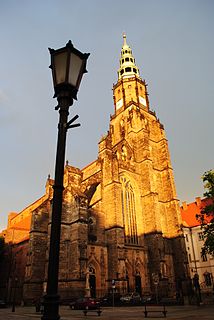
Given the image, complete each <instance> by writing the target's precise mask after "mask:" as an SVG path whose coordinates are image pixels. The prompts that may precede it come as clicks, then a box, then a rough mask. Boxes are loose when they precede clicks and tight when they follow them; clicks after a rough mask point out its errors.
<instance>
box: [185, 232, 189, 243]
mask: <svg viewBox="0 0 214 320" xmlns="http://www.w3.org/2000/svg"><path fill="white" fill-rule="evenodd" d="M185 238H186V242H189V238H188V234H186V236H185Z"/></svg>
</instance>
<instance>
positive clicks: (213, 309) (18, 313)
mask: <svg viewBox="0 0 214 320" xmlns="http://www.w3.org/2000/svg"><path fill="white" fill-rule="evenodd" d="M102 310H103V311H102V314H101V316H100V317H98V316H97V314H96V313H94V312H93V313H89V314H88V315H87V316H84V315H83V312H82V311H81V310H71V309H70V308H69V307H68V306H62V307H60V317H61V318H60V319H61V320H71V319H85V320H88V319H89V318H90V319H94V318H98V319H100V320H121V319H126V320H136V319H139V320H142V319H144V313H143V311H144V307H143V306H142V307H141V306H138V307H115V308H113V307H109V308H103V309H102ZM166 310H167V317H166V319H168V320H189V319H191V320H199V319H203V320H211V319H212V320H213V319H214V305H204V306H200V307H197V306H167V307H166ZM151 315H152V314H151ZM157 318H162V314H161V313H160V315H159V313H157V314H155V316H154V314H153V315H152V316H151V317H150V315H148V319H157ZM0 319H1V320H30V319H35V320H36V319H41V314H40V313H37V312H35V308H34V307H16V309H15V312H12V309H11V308H6V309H0ZM98 319H97V320H98Z"/></svg>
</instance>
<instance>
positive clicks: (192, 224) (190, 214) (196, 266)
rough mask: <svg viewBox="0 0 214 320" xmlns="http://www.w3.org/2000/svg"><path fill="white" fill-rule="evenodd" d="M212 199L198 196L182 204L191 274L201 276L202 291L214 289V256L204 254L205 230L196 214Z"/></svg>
mask: <svg viewBox="0 0 214 320" xmlns="http://www.w3.org/2000/svg"><path fill="white" fill-rule="evenodd" d="M209 204H210V199H206V198H204V199H201V198H200V197H197V198H196V199H195V201H194V202H192V203H188V204H187V203H186V202H183V203H182V206H181V216H182V220H183V222H182V223H183V232H184V237H185V244H186V250H187V255H188V262H189V268H190V276H191V278H193V277H194V275H195V274H198V276H199V284H200V287H201V290H202V291H212V290H213V284H214V282H213V280H214V256H213V255H209V254H202V247H203V245H204V237H203V230H202V228H201V225H200V222H199V221H198V220H197V217H196V215H198V214H200V212H201V210H203V209H204V208H205V207H206V206H207V205H209Z"/></svg>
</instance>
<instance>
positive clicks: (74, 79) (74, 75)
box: [68, 52, 83, 89]
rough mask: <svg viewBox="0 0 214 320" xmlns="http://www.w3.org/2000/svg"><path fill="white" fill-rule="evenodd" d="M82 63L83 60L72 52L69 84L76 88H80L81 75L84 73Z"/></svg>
mask: <svg viewBox="0 0 214 320" xmlns="http://www.w3.org/2000/svg"><path fill="white" fill-rule="evenodd" d="M82 63H83V60H82V59H81V58H80V57H78V56H77V55H75V54H74V53H72V52H71V54H70V67H69V76H68V82H69V83H70V84H71V85H72V86H74V87H77V86H78V79H79V74H80V72H81V71H82V70H81V68H82ZM77 89H78V88H77Z"/></svg>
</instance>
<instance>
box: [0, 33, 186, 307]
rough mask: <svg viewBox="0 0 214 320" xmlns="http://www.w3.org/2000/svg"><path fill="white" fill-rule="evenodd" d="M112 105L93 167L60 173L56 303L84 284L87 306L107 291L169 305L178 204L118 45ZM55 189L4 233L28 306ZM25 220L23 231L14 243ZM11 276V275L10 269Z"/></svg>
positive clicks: (177, 254)
mask: <svg viewBox="0 0 214 320" xmlns="http://www.w3.org/2000/svg"><path fill="white" fill-rule="evenodd" d="M113 102H114V111H113V114H112V116H111V118H110V124H109V130H108V132H107V133H106V135H105V136H103V137H102V139H101V140H100V142H99V151H98V157H97V159H96V160H95V161H94V162H92V163H90V164H89V165H88V166H86V167H85V168H83V169H82V170H80V169H78V168H75V167H72V166H70V165H69V164H68V163H67V164H66V166H65V173H64V187H65V189H64V194H63V212H62V224H61V244H60V271H59V293H60V295H61V298H62V299H68V298H73V297H77V296H82V295H84V294H85V293H86V291H87V290H88V287H87V283H89V287H90V294H91V296H96V297H100V296H103V295H105V294H107V293H108V292H110V291H111V290H112V283H114V284H115V290H116V292H119V293H126V292H130V291H137V292H139V293H140V294H141V295H145V294H149V293H151V292H155V290H156V288H157V287H158V293H159V294H160V295H162V296H171V297H172V296H175V294H176V291H177V290H180V288H181V283H182V281H185V279H186V278H187V276H188V265H187V263H188V262H187V255H186V249H185V243H184V237H183V233H182V229H181V223H182V219H181V213H180V207H179V201H178V199H177V196H176V191H175V183H174V176H173V169H172V166H171V162H170V155H169V149H168V143H167V139H166V136H165V131H164V127H163V125H162V123H161V122H160V121H159V119H158V118H157V116H156V114H155V112H153V111H151V109H150V104H149V98H148V93H147V84H146V82H145V80H143V79H142V78H141V76H140V73H139V69H138V67H137V65H136V63H135V58H134V56H133V54H132V50H131V48H130V46H129V45H128V44H127V42H126V36H125V35H124V36H123V46H122V50H121V57H120V67H119V70H118V81H117V82H116V84H114V85H113ZM53 183H54V182H53V180H51V179H50V178H48V180H47V185H46V193H45V195H44V196H43V197H42V198H41V199H39V200H37V201H36V202H35V203H34V204H32V205H30V206H29V207H28V208H26V209H25V210H23V212H21V213H19V214H16V215H14V216H13V217H11V219H10V220H9V225H8V228H7V230H5V231H4V233H5V239H7V242H11V243H12V244H13V246H14V245H15V246H19V247H20V248H22V246H23V245H24V241H25V247H26V251H25V252H26V256H25V267H24V271H25V273H24V278H23V279H22V280H21V281H20V288H21V289H20V290H21V291H22V297H23V300H24V302H26V303H27V302H30V301H32V300H34V299H35V298H38V297H40V296H41V295H43V294H44V293H45V290H46V280H47V278H46V277H47V264H48V247H49V237H50V225H51V206H52V194H53V191H52V186H53ZM24 219H25V221H26V224H25V223H24V224H25V226H26V230H23V233H21V231H20V234H19V233H17V234H16V231H15V228H16V226H17V227H18V226H19V224H20V223H21V221H22V222H24ZM27 221H30V223H29V224H28V222H27ZM22 235H23V239H21V238H22ZM23 256H24V255H23ZM13 260H16V254H13ZM16 265H17V264H15V266H16ZM13 268H14V271H13V275H14V274H16V272H17V270H16V268H15V267H14V262H13ZM18 276H19V275H18V274H17V277H18ZM8 277H9V278H10V277H11V274H8ZM112 281H113V282H112ZM178 283H179V286H178ZM7 290H9V289H8V288H7Z"/></svg>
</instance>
